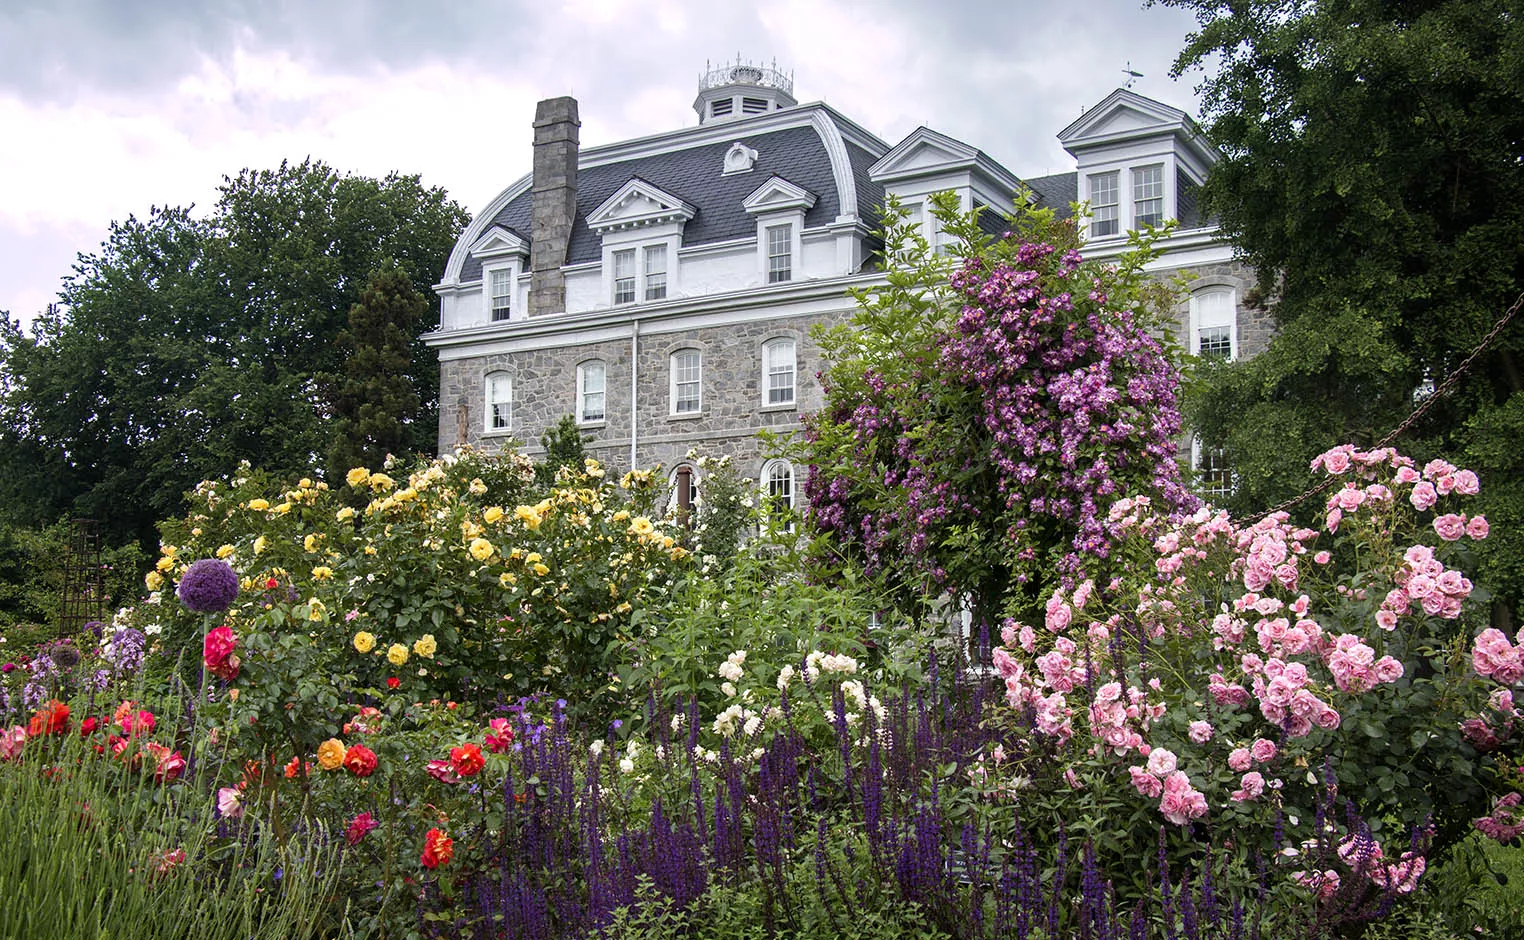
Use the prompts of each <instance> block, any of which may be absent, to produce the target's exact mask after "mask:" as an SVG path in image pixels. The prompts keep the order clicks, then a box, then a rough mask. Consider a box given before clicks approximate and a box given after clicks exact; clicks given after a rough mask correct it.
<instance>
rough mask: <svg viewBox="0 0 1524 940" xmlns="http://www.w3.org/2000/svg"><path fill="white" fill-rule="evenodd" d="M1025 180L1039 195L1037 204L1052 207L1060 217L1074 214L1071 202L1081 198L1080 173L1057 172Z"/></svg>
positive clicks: (1063, 217) (1047, 207) (1065, 217)
mask: <svg viewBox="0 0 1524 940" xmlns="http://www.w3.org/2000/svg"><path fill="white" fill-rule="evenodd" d="M1024 182H1025V183H1026V184H1027V185H1028V186H1029V187H1031V189H1032V192H1033V193H1034V194H1036V196H1037V204H1038V205H1039V206H1041V207H1042V208H1044V209H1052V210H1053V213H1054V215H1056V216H1057V217H1058V218H1060V219H1067V218H1069V216H1071V215H1073V212H1072V211H1071V210H1070V208H1069V204H1070V203H1072V202H1077V201H1078V200H1079V174H1078V173H1055V174H1054V175H1052V176H1036V177H1028V178H1027V179H1026V180H1024Z"/></svg>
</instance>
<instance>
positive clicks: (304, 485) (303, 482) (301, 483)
mask: <svg viewBox="0 0 1524 940" xmlns="http://www.w3.org/2000/svg"><path fill="white" fill-rule="evenodd" d="M296 485H297V487H298V488H299V489H304V490H310V489H312V481H311V480H309V479H307V478H306V477H302V478H301V479H300V480H297V481H296Z"/></svg>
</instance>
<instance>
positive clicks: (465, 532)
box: [460, 519, 482, 539]
mask: <svg viewBox="0 0 1524 940" xmlns="http://www.w3.org/2000/svg"><path fill="white" fill-rule="evenodd" d="M481 534H482V527H481V526H479V525H477V524H476V523H474V522H472V521H471V520H469V519H467V520H466V521H465V522H462V523H461V524H460V535H461V537H462V538H466V539H474V538H476V537H477V536H478V535H481Z"/></svg>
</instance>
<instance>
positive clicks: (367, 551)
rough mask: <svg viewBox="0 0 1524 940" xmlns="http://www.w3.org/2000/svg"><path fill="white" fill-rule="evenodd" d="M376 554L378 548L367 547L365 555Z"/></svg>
mask: <svg viewBox="0 0 1524 940" xmlns="http://www.w3.org/2000/svg"><path fill="white" fill-rule="evenodd" d="M375 553H376V546H374V545H367V546H365V554H367V555H374V554H375Z"/></svg>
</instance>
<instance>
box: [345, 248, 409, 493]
mask: <svg viewBox="0 0 1524 940" xmlns="http://www.w3.org/2000/svg"><path fill="white" fill-rule="evenodd" d="M428 312H429V304H428V301H426V300H424V298H423V297H422V296H421V295H420V294H419V293H418V291H416V290H414V289H413V284H412V281H411V280H409V278H408V276H407V275H406V274H405V273H403V272H402V271H400V270H398V269H396V268H391V269H389V270H385V271H378V272H376V273H375V274H372V275H371V277H370V280H369V281H368V282H367V283H366V285H365V290H364V291H363V292H362V293H361V294H360V302H359V303H357V304H355V305H354V306H353V307H350V308H349V330H348V332H346V333H344V334H343V335H342V336H341V337H340V339H339V343H340V346H341V347H342V348H343V349H344V350H345V352H346V353H347V356H348V358H347V359H346V360H345V363H344V372H343V374H342V376H331V377H330V381H331V382H332V384H333V388H332V392H331V400H332V402H333V411H334V421H333V443H332V445H331V446H330V447H329V448H328V472H329V476H330V478H332V479H335V480H339V479H343V477H344V474H345V473H346V472H347V471H348V470H349V469H350V468H352V467H379V466H381V464H382V462H383V461H384V460H385V459H386V456H387V455H388V454H397V455H399V456H400V455H402V454H404V453H405V452H406V451H407V450H408V449H409V448H411V447H413V446H415V442H416V440H417V435H416V434H414V433H413V428H412V427H411V425H412V424H413V423H415V422H416V421H417V419H418V414H419V400H418V389H417V388H416V387H415V385H414V382H413V379H412V377H411V376H410V374H409V366H410V365H411V361H412V346H413V341H414V339H415V337H417V335H418V331H419V327H420V325H421V324H422V323H423V319H424V317H425V316H427V315H428Z"/></svg>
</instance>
